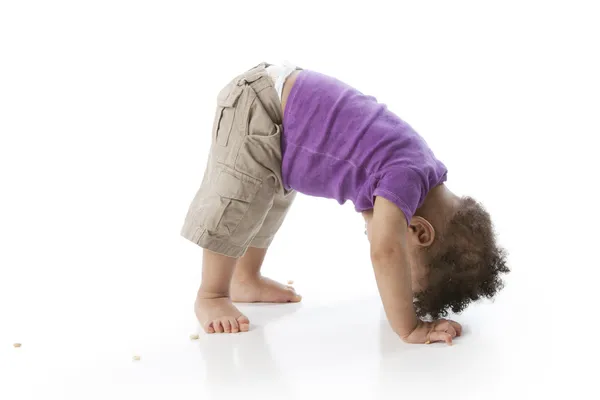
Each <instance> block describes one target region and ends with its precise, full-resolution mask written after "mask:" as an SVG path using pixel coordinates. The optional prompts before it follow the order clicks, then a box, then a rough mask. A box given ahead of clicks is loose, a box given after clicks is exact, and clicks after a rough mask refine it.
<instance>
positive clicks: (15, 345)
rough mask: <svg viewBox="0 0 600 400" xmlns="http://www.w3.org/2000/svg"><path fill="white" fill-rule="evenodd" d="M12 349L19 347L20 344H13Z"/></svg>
mask: <svg viewBox="0 0 600 400" xmlns="http://www.w3.org/2000/svg"><path fill="white" fill-rule="evenodd" d="M13 347H21V343H15V344H13Z"/></svg>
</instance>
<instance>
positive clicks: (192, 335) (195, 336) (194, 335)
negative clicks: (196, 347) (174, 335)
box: [190, 333, 200, 340]
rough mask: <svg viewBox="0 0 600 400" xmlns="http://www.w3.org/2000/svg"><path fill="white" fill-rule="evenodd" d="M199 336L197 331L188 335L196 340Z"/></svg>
mask: <svg viewBox="0 0 600 400" xmlns="http://www.w3.org/2000/svg"><path fill="white" fill-rule="evenodd" d="M199 337H200V336H198V334H197V333H192V334H191V335H190V340H198V338H199Z"/></svg>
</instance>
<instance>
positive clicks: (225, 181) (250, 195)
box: [216, 170, 261, 203]
mask: <svg viewBox="0 0 600 400" xmlns="http://www.w3.org/2000/svg"><path fill="white" fill-rule="evenodd" d="M260 185H261V183H260V181H259V180H258V179H254V178H251V177H249V176H246V175H243V174H239V173H234V172H231V171H229V170H222V171H221V172H220V173H219V177H218V178H217V184H216V187H217V193H218V194H219V196H222V197H225V198H228V199H234V200H240V201H243V202H246V203H250V202H252V200H253V199H254V197H255V196H256V193H257V192H258V190H259V189H260Z"/></svg>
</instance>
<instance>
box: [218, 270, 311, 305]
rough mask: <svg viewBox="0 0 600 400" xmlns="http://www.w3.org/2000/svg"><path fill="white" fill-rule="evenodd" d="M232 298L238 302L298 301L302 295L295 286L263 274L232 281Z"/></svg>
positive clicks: (234, 278)
mask: <svg viewBox="0 0 600 400" xmlns="http://www.w3.org/2000/svg"><path fill="white" fill-rule="evenodd" d="M229 293H230V296H231V300H232V301H234V302H238V303H297V302H299V301H300V300H302V296H300V295H299V294H297V293H296V291H295V290H294V288H293V287H291V286H285V285H282V284H281V283H279V282H275V281H274V280H272V279H269V278H265V277H262V276H259V277H256V278H247V279H238V278H236V277H235V276H234V277H233V280H232V281H231V289H230V291H229Z"/></svg>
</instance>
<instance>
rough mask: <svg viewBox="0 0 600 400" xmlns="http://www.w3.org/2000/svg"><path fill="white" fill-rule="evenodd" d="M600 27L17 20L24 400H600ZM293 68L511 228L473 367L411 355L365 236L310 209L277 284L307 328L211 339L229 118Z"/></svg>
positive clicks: (462, 11) (327, 17)
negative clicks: (270, 76)
mask: <svg viewBox="0 0 600 400" xmlns="http://www.w3.org/2000/svg"><path fill="white" fill-rule="evenodd" d="M596 7H597V6H594V2H592V1H589V2H584V1H563V2H555V1H544V2H541V1H540V2H533V1H514V2H510V1H503V2H483V1H469V2H466V1H455V2H441V1H440V2H416V1H413V2H409V3H408V4H406V3H404V2H399V1H389V2H378V1H368V2H365V1H360V2H351V1H345V2H341V1H340V2H338V1H336V2H334V1H326V0H321V1H317V2H313V1H300V2H297V3H292V2H287V1H281V0H280V1H245V2H242V1H226V2H214V3H211V4H207V3H206V2H201V1H131V0H120V1H111V0H104V1H52V2H50V1H37V2H36V1H24V0H20V1H16V0H13V1H11V0H2V2H0V135H1V136H0V398H2V399H11V400H12V399H32V398H38V399H41V398H44V399H80V398H85V399H96V398H98V399H106V398H113V399H121V398H123V399H125V398H144V399H167V398H169V399H171V398H173V399H201V398H210V399H217V398H234V397H235V398H239V397H240V396H243V398H281V397H284V396H285V397H286V398H291V399H306V398H310V397H315V396H319V397H331V396H336V398H340V397H341V396H343V397H350V398H355V397H359V396H361V397H362V398H381V397H382V396H383V395H393V396H394V398H396V397H398V398H403V396H419V397H418V398H444V399H447V398H460V399H481V398H486V399H491V398H507V397H508V396H515V395H517V396H520V395H524V396H525V395H530V396H534V398H540V397H541V396H544V395H546V396H547V395H557V396H558V395H563V394H569V395H570V396H571V398H597V397H596V396H597V393H594V392H595V391H596V390H597V389H596V388H595V387H594V386H595V385H594V381H593V380H592V379H593V378H594V377H595V376H596V374H597V365H596V360H597V357H598V345H597V339H598V338H597V335H598V322H597V316H596V310H597V309H598V306H597V305H598V298H597V292H598V289H597V288H598V285H597V282H598V281H597V280H598V278H599V277H600V273H599V272H598V268H599V265H598V256H597V254H596V251H597V243H596V240H595V239H596V238H597V230H598V228H597V227H598V222H599V221H598V215H597V212H598V211H597V200H596V196H595V193H597V183H596V176H597V173H598V167H597V158H598V156H597V143H598V140H597V136H598V134H599V133H600V129H599V128H600V122H599V118H598V117H599V111H600V95H599V93H600V78H599V73H598V71H600V60H599V52H598V49H599V48H600V44H599V43H598V42H599V39H598V38H600V25H599V24H598V20H599V17H600V15H599V13H598V11H597V10H596ZM285 59H288V60H290V61H292V62H295V63H297V64H298V65H300V66H302V67H303V68H308V69H313V70H317V71H320V72H323V73H326V74H330V75H334V76H336V77H338V78H340V79H342V80H344V81H346V82H348V83H350V84H351V85H353V86H355V87H357V88H358V89H359V90H361V91H363V92H365V93H368V94H372V95H375V96H376V97H377V98H378V99H379V101H381V102H384V103H386V104H388V106H389V108H390V109H392V110H393V111H395V112H396V113H397V114H398V115H400V116H401V117H402V118H403V119H405V120H406V121H408V122H409V123H410V124H411V125H412V126H413V127H414V128H415V129H416V130H417V131H418V132H420V133H421V134H422V135H423V136H424V137H425V138H426V140H427V141H428V142H429V144H430V145H431V147H432V148H433V150H434V152H435V153H436V155H437V156H438V157H439V158H441V159H442V160H443V161H444V162H445V163H446V165H447V166H448V168H449V171H450V172H449V181H448V185H449V187H450V188H451V189H452V190H454V191H455V192H456V193H458V194H461V195H467V194H468V195H471V196H473V197H476V198H477V199H479V200H481V201H482V202H483V203H484V204H485V205H486V206H487V208H488V209H489V211H490V212H491V214H492V216H493V218H494V221H495V223H496V228H497V230H498V234H499V240H500V241H501V243H502V244H503V245H504V246H505V247H507V248H508V249H509V251H510V254H511V256H510V265H511V267H512V269H513V272H512V273H511V274H510V275H509V276H508V277H507V280H506V281H507V286H506V289H505V290H504V291H503V292H501V294H500V295H499V296H498V297H497V300H496V301H495V302H494V303H490V302H482V303H481V304H478V305H476V306H472V307H470V308H469V309H468V310H467V311H466V312H464V313H463V314H462V315H460V316H457V317H456V319H457V320H458V321H459V322H461V323H463V324H464V326H465V329H466V334H465V335H464V337H462V338H460V339H459V340H457V341H456V345H455V346H453V347H445V346H442V345H432V346H414V345H412V346H411V345H406V344H403V343H401V342H400V341H399V339H397V338H396V337H395V336H394V334H393V333H392V331H391V329H390V328H389V327H388V325H387V323H386V322H385V319H384V317H383V314H382V309H381V304H380V301H379V298H378V296H377V292H376V288H375V282H374V279H373V277H372V271H371V267H370V265H369V257H368V247H367V242H366V240H365V237H364V235H363V233H362V231H363V223H362V219H361V217H360V216H359V215H357V214H355V213H354V212H353V209H352V205H351V204H346V205H344V206H339V205H338V204H337V203H336V202H335V201H333V200H323V199H314V198H307V197H304V196H299V197H298V199H297V202H296V204H295V205H294V208H293V209H292V211H291V212H290V214H289V218H288V220H287V221H286V223H285V225H284V227H283V228H282V230H281V231H280V234H279V235H278V237H277V239H276V240H275V242H274V244H273V247H272V249H271V252H270V255H269V257H268V259H267V262H266V265H265V267H264V271H265V274H266V275H268V276H271V277H273V278H276V279H280V280H287V279H294V280H295V281H296V287H297V290H298V291H299V292H300V293H301V294H303V296H304V301H303V303H302V304H300V305H287V306H246V307H242V310H243V311H244V312H246V313H247V315H248V316H249V317H250V318H251V321H252V323H253V326H252V332H250V333H248V334H244V335H234V336H224V335H221V336H216V335H213V336H210V337H209V336H207V335H203V336H201V338H200V340H199V341H195V342H192V341H190V340H189V339H188V335H189V334H190V333H193V332H197V331H198V329H199V327H198V326H197V323H196V321H195V317H194V315H193V311H192V304H193V300H194V296H195V291H196V289H197V287H198V285H199V281H200V273H201V262H200V258H201V251H200V249H199V248H197V247H196V246H194V245H193V244H191V243H189V242H186V241H185V240H184V239H182V238H181V237H179V230H180V228H181V224H182V222H183V218H184V216H185V213H186V211H187V207H188V205H189V203H190V201H191V199H192V197H193V195H194V193H195V191H196V189H197V187H198V185H199V183H200V180H201V177H202V172H203V168H204V165H205V162H206V157H207V150H208V146H209V141H210V133H209V132H210V128H211V125H212V119H213V112H214V100H215V97H216V94H217V92H218V90H219V89H220V88H221V87H222V86H223V85H224V84H225V83H226V82H227V81H228V80H230V79H231V78H232V77H233V76H235V75H237V74H238V73H240V72H242V71H244V70H246V69H248V68H250V67H252V66H254V65H256V64H258V63H259V62H261V61H269V62H281V61H283V60H285ZM15 342H20V343H22V344H23V346H22V347H21V348H20V349H15V348H13V343H15ZM134 354H138V355H140V356H141V357H142V359H141V361H139V362H132V361H131V357H132V356H133V355H134ZM594 370H595V371H596V374H595V373H594Z"/></svg>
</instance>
